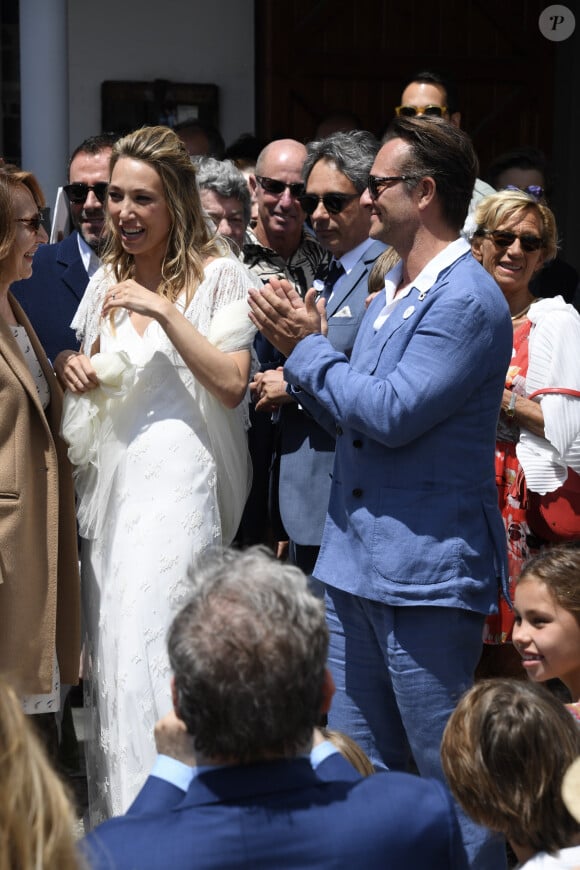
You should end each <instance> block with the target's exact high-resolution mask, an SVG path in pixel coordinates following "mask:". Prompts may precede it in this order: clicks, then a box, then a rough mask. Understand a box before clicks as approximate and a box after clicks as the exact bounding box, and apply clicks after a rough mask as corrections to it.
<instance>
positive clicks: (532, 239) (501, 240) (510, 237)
mask: <svg viewBox="0 0 580 870" xmlns="http://www.w3.org/2000/svg"><path fill="white" fill-rule="evenodd" d="M478 235H483V236H489V238H490V239H491V240H492V242H493V243H494V245H497V247H498V248H509V247H511V245H513V243H514V242H515V240H516V239H519V240H520V245H521V246H522V249H523V250H524V251H526V253H528V254H531V253H532V252H533V251H539V250H540V248H542V247H543V246H544V240H543V239H540V238H539V237H538V236H531V235H525V234H524V235H522V236H520V235H518V234H517V233H512V232H510V231H509V230H481V232H480V233H478Z"/></svg>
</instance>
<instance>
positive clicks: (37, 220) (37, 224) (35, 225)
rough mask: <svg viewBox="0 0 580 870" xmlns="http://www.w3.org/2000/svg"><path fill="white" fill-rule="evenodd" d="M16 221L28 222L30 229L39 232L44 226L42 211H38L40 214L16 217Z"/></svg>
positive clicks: (20, 222)
mask: <svg viewBox="0 0 580 870" xmlns="http://www.w3.org/2000/svg"><path fill="white" fill-rule="evenodd" d="M15 221H16V223H19V224H28V226H29V227H30V229H31V230H34V232H35V233H37V232H38V231H39V229H40V228H41V226H42V213H41V212H38V214H35V215H34V216H33V217H29V218H15Z"/></svg>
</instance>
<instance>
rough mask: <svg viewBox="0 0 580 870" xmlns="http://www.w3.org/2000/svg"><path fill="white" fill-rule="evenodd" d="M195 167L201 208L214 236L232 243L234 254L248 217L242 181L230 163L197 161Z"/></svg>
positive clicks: (247, 198) (210, 159) (246, 192)
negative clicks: (218, 234)
mask: <svg viewBox="0 0 580 870" xmlns="http://www.w3.org/2000/svg"><path fill="white" fill-rule="evenodd" d="M195 164H196V167H197V186H198V187H199V195H200V198H201V204H202V206H203V208H204V209H205V211H206V212H207V214H208V215H209V216H210V218H211V219H212V220H213V222H214V224H215V225H216V229H217V231H218V233H220V234H221V235H222V236H224V237H225V238H226V239H229V241H231V242H233V243H234V246H235V247H234V251H235V252H236V254H238V253H239V252H240V251H241V249H242V245H243V243H244V234H245V232H246V228H247V226H248V224H249V223H250V216H251V202H250V191H249V188H248V183H247V181H246V178H245V176H244V174H243V173H242V172H240V170H239V169H238V168H237V166H235V164H234V163H232V161H231V160H216V159H215V158H213V157H200V158H199V159H197V160H196V161H195Z"/></svg>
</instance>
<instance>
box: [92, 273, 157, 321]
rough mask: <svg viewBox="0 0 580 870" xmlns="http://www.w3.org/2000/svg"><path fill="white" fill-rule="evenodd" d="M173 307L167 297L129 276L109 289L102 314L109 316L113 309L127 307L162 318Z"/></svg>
mask: <svg viewBox="0 0 580 870" xmlns="http://www.w3.org/2000/svg"><path fill="white" fill-rule="evenodd" d="M172 307H173V306H172V305H171V302H169V300H168V299H165V297H163V296H159V294H158V293H152V292H151V290H147V288H146V287H143V286H142V285H141V284H138V283H137V281H135V280H133V278H128V279H127V280H126V281H121V283H120V284H115V286H114V287H111V288H110V289H109V290H107V293H106V294H105V298H104V301H103V309H102V315H103V317H107V316H108V315H109V314H110V313H111V311H115V310H116V309H117V308H125V309H126V310H127V311H134V312H135V313H136V314H141V315H142V316H143V317H152V318H154V319H155V320H160V319H162V318H163V316H164V315H165V314H166V312H167V311H168V309H169V308H172Z"/></svg>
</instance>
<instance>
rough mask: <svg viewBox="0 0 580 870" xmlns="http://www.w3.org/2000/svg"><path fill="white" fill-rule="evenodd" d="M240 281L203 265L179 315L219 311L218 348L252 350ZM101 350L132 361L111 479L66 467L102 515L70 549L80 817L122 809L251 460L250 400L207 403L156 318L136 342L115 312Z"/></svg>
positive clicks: (103, 443) (234, 265)
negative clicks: (81, 717)
mask: <svg viewBox="0 0 580 870" xmlns="http://www.w3.org/2000/svg"><path fill="white" fill-rule="evenodd" d="M110 284H111V278H110V277H108V276H107V275H106V274H104V273H103V271H102V270H101V272H100V273H98V274H97V275H96V276H95V278H94V279H93V281H92V282H91V285H90V286H89V288H88V289H87V294H86V295H85V299H84V300H83V303H81V307H80V308H79V311H78V312H77V315H76V317H75V320H74V321H73V326H75V327H79V328H80V329H79V331H80V332H83V331H84V332H85V333H86V334H87V336H88V337H89V338H92V336H91V334H90V333H91V320H92V322H93V324H94V320H95V312H97V313H98V312H100V308H101V306H102V297H103V296H104V293H105V291H106V289H107V287H108V286H110ZM250 286H252V279H251V277H250V276H249V275H248V273H247V272H246V270H245V269H244V268H243V267H242V266H240V265H239V263H238V262H237V261H236V260H234V259H233V258H226V257H224V258H220V259H217V260H214V261H212V262H210V263H209V264H208V266H206V270H205V279H204V281H203V283H202V284H201V285H200V286H199V287H198V289H197V291H196V293H195V296H194V298H193V300H192V302H191V303H190V305H189V307H188V309H187V310H186V311H185V312H184V313H185V316H186V317H187V318H188V320H190V321H191V322H192V323H193V324H194V325H195V326H196V327H197V328H198V329H199V331H200V332H202V334H204V335H206V336H208V337H210V336H211V333H212V325H213V324H214V323H215V322H219V321H220V320H221V323H222V326H223V325H224V324H225V333H227V335H229V339H228V338H226V339H225V340H223V338H222V340H219V339H218V340H216V342H215V343H216V344H218V346H221V347H222V348H224V349H227V350H229V351H232V350H241V349H249V348H250V347H251V343H252V331H253V330H252V327H251V324H249V319H248V317H247V310H248V308H247V302H246V298H247V292H248V288H249V287H250ZM85 300H86V301H85ZM177 304H179V302H178V303H177ZM236 323H237V326H236ZM100 351H101V353H105V354H108V353H113V354H114V353H117V352H119V351H123V352H125V353H126V354H127V355H128V357H129V359H130V362H131V363H132V364H133V365H134V366H135V369H134V382H133V384H132V386H131V387H130V389H129V390H128V391H127V392H126V394H125V395H121V396H120V397H118V398H116V399H114V400H113V401H112V402H109V403H108V410H107V413H108V423H109V429H107V428H106V427H103V429H102V431H101V434H100V435H99V436H98V438H97V440H99V439H100V443H99V457H98V462H97V465H98V474H99V475H101V476H102V477H103V478H104V479H108V481H109V482H108V484H107V486H106V487H105V491H104V492H103V491H100V492H97V493H95V492H94V491H89V493H88V496H87V493H86V492H84V490H83V473H82V469H80V473H79V474H78V475H77V489H78V492H79V496H80V501H81V504H82V503H83V501H85V502H86V501H87V498H88V500H91V499H92V500H93V502H95V500H96V502H95V503H96V504H97V506H98V513H99V516H98V523H97V524H96V526H94V527H93V529H92V531H91V530H89V531H86V530H85V533H86V534H90V535H92V536H93V539H92V540H84V541H83V546H82V550H81V566H82V571H81V573H82V587H83V612H84V619H85V624H86V634H87V646H86V648H85V649H86V652H85V665H84V666H85V671H86V674H85V677H86V682H85V686H86V693H85V704H86V706H87V708H88V715H89V721H90V731H89V739H88V741H87V769H88V780H89V811H90V823H91V825H94V824H96V823H97V822H99V821H101V820H103V819H105V818H107V817H109V816H111V815H117V814H119V813H123V812H125V810H126V809H127V808H128V806H129V805H130V803H131V802H132V800H133V799H134V797H135V796H136V794H137V792H138V791H139V789H140V788H141V786H142V785H143V783H144V781H145V779H146V777H147V775H148V773H149V770H150V768H151V766H152V764H153V762H154V760H155V746H154V739H153V727H154V725H155V722H156V721H157V719H158V718H159V717H160V716H163V715H164V714H165V713H167V712H169V710H170V709H171V697H170V670H169V663H168V659H167V653H166V635H167V629H168V627H169V624H170V622H171V619H172V617H173V616H174V614H175V613H176V612H177V610H178V609H179V607H180V605H182V604H183V602H184V600H185V599H186V598H187V595H188V569H189V568H190V566H191V564H192V561H193V560H194V559H195V558H196V557H197V556H199V555H200V554H201V553H203V552H204V550H206V549H207V548H209V547H212V546H219V545H222V544H228V543H230V541H231V538H232V536H233V532H232V531H231V526H232V525H235V523H236V521H239V516H238V514H239V513H240V512H241V509H242V508H243V503H244V501H245V498H246V496H247V491H248V485H249V478H248V476H247V470H246V468H249V466H247V467H246V466H244V465H243V463H244V462H245V461H246V456H247V446H246V432H245V429H246V425H245V417H246V414H247V403H242V406H241V407H240V408H238V409H235V410H234V411H229V410H227V409H225V408H224V407H223V406H221V405H220V404H219V403H218V402H217V400H215V399H213V397H211V396H210V395H209V394H208V393H207V391H205V390H204V389H203V388H202V387H200V385H199V384H198V383H197V381H196V380H195V378H194V376H193V375H192V374H191V372H190V371H189V369H188V368H187V367H186V366H185V364H184V363H183V360H182V359H181V357H180V356H179V354H178V353H177V351H176V350H175V348H174V347H173V345H172V344H171V342H170V341H169V339H168V338H167V336H166V334H165V332H164V331H163V329H162V328H161V327H160V326H159V324H158V323H157V322H156V321H153V322H152V323H150V324H149V326H148V327H147V329H146V331H145V333H144V335H143V337H141V336H140V335H139V334H138V333H137V332H136V330H135V329H134V327H133V325H132V322H131V319H130V318H129V316H128V313H127V312H125V311H123V312H122V313H119V314H117V315H116V316H115V324H114V327H113V328H112V327H111V324H110V322H109V319H108V318H107V319H106V320H103V319H102V318H101V319H100ZM93 393H97V391H93ZM88 395H89V396H90V395H91V394H88ZM67 401H68V402H69V403H70V402H71V401H73V402H74V399H71V397H70V396H69V398H68V399H67ZM65 419H66V410H65ZM65 428H66V427H65ZM212 430H213V431H212ZM224 430H228V432H227V437H230V439H231V440H232V442H233V446H232V451H233V454H234V455H233V456H232V457H230V458H231V460H232V464H235V465H238V464H241V466H242V468H243V469H244V471H243V474H244V479H243V480H240V481H239V482H238V484H237V486H238V492H237V493H236V494H235V498H237V500H238V502H239V503H240V505H241V506H239V507H238V508H237V509H236V511H235V513H236V516H235V517H234V518H233V519H232V517H229V526H230V528H229V529H228V532H227V534H226V536H225V537H224V534H223V529H222V518H221V516H220V507H223V509H224V510H225V511H227V509H228V505H229V504H230V503H231V501H232V499H233V496H232V494H231V493H229V492H228V486H230V484H231V480H230V479H229V477H228V473H227V463H226V464H225V465H224V464H223V463H221V462H220V461H218V462H217V463H216V450H217V451H218V452H219V451H220V449H221V447H223V444H221V441H220V439H222V437H223V435H224ZM103 433H104V434H103ZM63 434H64V435H65V437H66V431H64V430H63ZM236 439H237V440H236ZM242 441H243V444H242V443H241V442H242ZM220 445H221V447H220ZM222 458H223V457H222ZM220 480H221V484H223V487H221V486H220ZM241 489H243V492H241ZM89 490H90V487H89ZM234 500H235V499H234ZM225 502H227V504H225ZM95 529H96V531H95ZM234 532H235V529H234Z"/></svg>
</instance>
